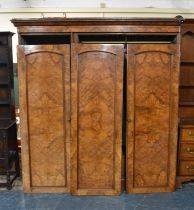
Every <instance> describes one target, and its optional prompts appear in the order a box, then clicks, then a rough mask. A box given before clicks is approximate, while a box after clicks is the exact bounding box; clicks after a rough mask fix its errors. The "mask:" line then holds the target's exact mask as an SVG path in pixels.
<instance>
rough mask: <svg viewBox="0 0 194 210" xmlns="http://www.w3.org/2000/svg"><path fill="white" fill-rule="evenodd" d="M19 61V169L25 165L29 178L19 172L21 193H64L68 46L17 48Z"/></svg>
mask: <svg viewBox="0 0 194 210" xmlns="http://www.w3.org/2000/svg"><path fill="white" fill-rule="evenodd" d="M19 60H20V61H21V63H22V62H23V65H21V66H20V69H19V71H20V72H19V77H20V85H21V86H20V106H21V109H26V111H27V113H26V114H24V113H23V114H22V115H21V126H23V127H22V128H21V132H22V133H21V138H22V142H23V144H22V153H23V156H28V155H29V158H26V157H23V168H24V167H25V165H29V168H28V170H29V171H28V173H29V175H27V174H26V173H25V172H26V171H25V169H24V173H23V176H24V190H25V191H29V190H30V188H31V187H32V188H33V187H39V188H41V187H46V188H47V191H49V187H51V188H53V187H55V188H56V191H58V189H57V187H60V188H63V190H62V191H67V190H68V182H69V175H68V173H69V169H68V168H69V163H68V162H69V136H68V135H69V131H68V129H69V125H68V118H69V46H68V45H66V46H65V45H63V46H62V45H61V46H60V45H56V46H51V45H50V46H49V45H48V46H38V45H37V46H33V45H32V46H25V47H24V46H21V47H20V48H19ZM24 81H25V83H24ZM24 84H25V85H24ZM25 95H26V96H27V98H26V100H25ZM24 115H25V116H24ZM25 123H27V127H26V125H25ZM26 129H27V130H26ZM24 142H25V143H24ZM25 176H28V177H25ZM26 185H27V186H26ZM39 191H41V190H39ZM43 191H44V192H45V190H44V189H43ZM59 191H61V189H60V190H59Z"/></svg>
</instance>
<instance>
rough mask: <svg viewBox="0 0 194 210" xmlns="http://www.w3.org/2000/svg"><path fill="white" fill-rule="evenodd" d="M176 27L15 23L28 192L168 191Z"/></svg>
mask: <svg viewBox="0 0 194 210" xmlns="http://www.w3.org/2000/svg"><path fill="white" fill-rule="evenodd" d="M181 22H182V19H180V18H172V19H163V18H158V19H152V18H146V19H137V18H135V19H133V18H130V19H125V18H124V19H123V18H122V19H115V18H114V19H113V18H110V19H109V18H108V19H106V18H94V19H84V18H77V19H76V18H41V19H13V20H12V23H13V24H14V25H15V26H16V27H17V30H18V34H19V46H18V69H19V97H20V98H19V99H20V113H21V115H20V117H21V140H22V169H23V170H22V171H23V189H24V191H25V192H70V193H72V194H74V195H119V194H120V193H121V179H122V180H124V182H123V183H124V186H125V187H126V191H127V193H147V192H167V191H173V190H174V189H175V178H176V156H177V132H178V86H179V62H180V34H179V33H180V24H181ZM121 174H124V175H123V177H121ZM125 181H126V182H125Z"/></svg>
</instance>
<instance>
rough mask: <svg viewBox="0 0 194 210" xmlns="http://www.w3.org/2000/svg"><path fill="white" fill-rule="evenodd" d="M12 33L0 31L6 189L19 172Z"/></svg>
mask: <svg viewBox="0 0 194 210" xmlns="http://www.w3.org/2000/svg"><path fill="white" fill-rule="evenodd" d="M13 34H14V33H12V32H8V31H5V32H0V174H1V175H4V176H5V177H6V182H5V183H0V187H7V188H8V189H11V187H12V182H13V181H14V179H15V178H16V177H17V176H19V174H20V171H19V158H18V145H17V133H16V121H15V103H14V94H13V60H12V36H13ZM11 174H12V175H14V176H13V177H12V178H11Z"/></svg>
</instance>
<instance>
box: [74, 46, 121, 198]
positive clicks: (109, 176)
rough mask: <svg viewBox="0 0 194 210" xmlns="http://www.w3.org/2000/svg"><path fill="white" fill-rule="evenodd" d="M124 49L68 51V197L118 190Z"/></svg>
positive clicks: (81, 48) (118, 47) (86, 47)
mask: <svg viewBox="0 0 194 210" xmlns="http://www.w3.org/2000/svg"><path fill="white" fill-rule="evenodd" d="M122 71H123V45H106V44H77V45H73V47H72V77H71V84H72V86H71V87H72V89H71V100H72V101H71V113H72V117H71V132H72V133H71V135H72V144H71V147H72V149H71V192H72V193H73V194H78V195H82V194H83V195H86V194H90V195H95V194H98V195H118V194H119V193H120V190H121V186H120V185H121V130H122V74H123V73H122Z"/></svg>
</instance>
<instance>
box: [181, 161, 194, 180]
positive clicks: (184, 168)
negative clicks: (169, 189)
mask: <svg viewBox="0 0 194 210" xmlns="http://www.w3.org/2000/svg"><path fill="white" fill-rule="evenodd" d="M179 174H180V175H183V176H194V161H188V160H187V161H184V160H182V161H180V165H179Z"/></svg>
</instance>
